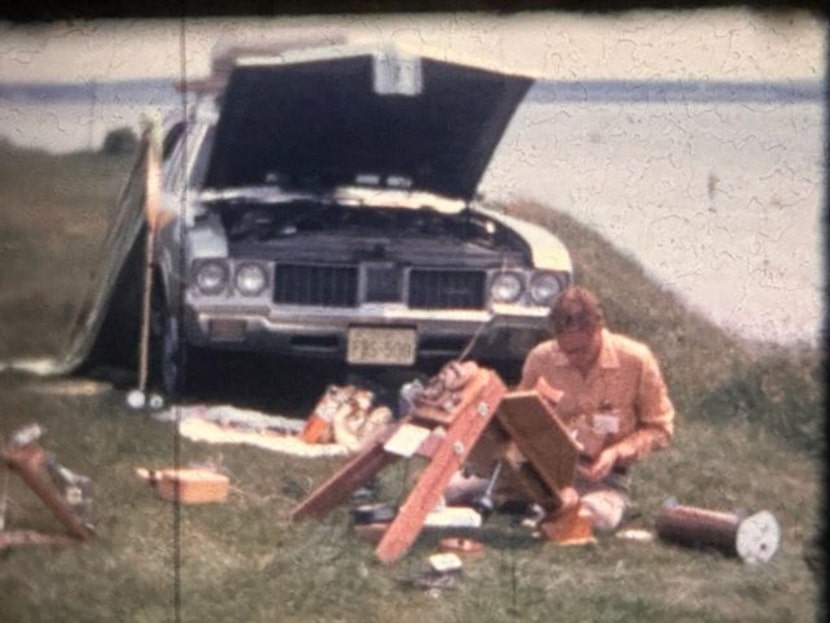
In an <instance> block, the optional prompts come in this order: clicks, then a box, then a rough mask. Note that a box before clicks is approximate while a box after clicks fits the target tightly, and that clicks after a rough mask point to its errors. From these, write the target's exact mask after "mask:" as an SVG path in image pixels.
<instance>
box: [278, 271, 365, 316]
mask: <svg viewBox="0 0 830 623" xmlns="http://www.w3.org/2000/svg"><path fill="white" fill-rule="evenodd" d="M274 302H275V303H289V304H292V305H319V306H321V307H356V306H357V268H356V267H354V266H315V265H308V264H278V265H277V267H276V272H275V274H274Z"/></svg>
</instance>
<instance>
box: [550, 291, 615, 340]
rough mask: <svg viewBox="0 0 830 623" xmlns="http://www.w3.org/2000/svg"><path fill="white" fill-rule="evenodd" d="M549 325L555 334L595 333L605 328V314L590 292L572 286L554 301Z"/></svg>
mask: <svg viewBox="0 0 830 623" xmlns="http://www.w3.org/2000/svg"><path fill="white" fill-rule="evenodd" d="M548 324H549V326H550V329H551V332H552V333H554V334H557V333H562V332H566V331H573V330H580V331H588V332H591V333H593V332H594V331H596V330H598V329H600V328H602V327H604V326H605V314H604V313H603V311H602V306H601V305H600V304H599V301H598V300H597V297H596V296H594V294H593V293H592V292H591V291H590V290H588V289H586V288H583V287H581V286H572V287H570V288H568V289H567V290H564V291H563V292H562V293H561V294H559V296H557V297H556V298H555V299H554V301H553V303H552V304H551V306H550V312H549V313H548Z"/></svg>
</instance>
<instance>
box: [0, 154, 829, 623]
mask: <svg viewBox="0 0 830 623" xmlns="http://www.w3.org/2000/svg"><path fill="white" fill-rule="evenodd" d="M130 164H131V163H130V159H129V158H128V157H106V156H103V155H101V154H74V155H69V156H64V157H54V156H48V155H46V154H42V153H37V152H30V151H24V150H19V149H15V148H12V147H10V146H9V145H0V223H2V228H0V262H2V264H1V265H2V266H3V269H2V270H1V271H0V360H2V359H8V358H11V357H18V356H34V355H43V354H54V353H56V352H58V351H59V350H60V348H61V347H62V345H63V340H64V339H65V334H64V331H65V328H66V325H67V323H68V322H69V321H70V320H71V318H72V314H73V312H74V309H75V305H77V303H78V301H79V299H80V295H81V292H82V291H83V288H84V286H85V285H86V284H87V283H88V282H89V276H90V274H91V271H92V269H93V267H94V265H95V262H96V258H97V251H98V244H99V242H100V240H101V238H102V237H103V235H104V233H105V229H106V224H107V219H108V216H109V211H110V210H111V208H112V202H113V199H114V197H115V195H116V194H117V192H118V189H119V187H120V186H121V184H122V182H123V181H124V174H125V172H126V171H127V170H128V169H129V167H130ZM504 209H505V210H508V211H509V212H511V213H514V214H518V215H521V216H524V217H526V218H529V219H532V220H534V221H536V222H538V223H541V224H543V225H545V226H547V227H549V228H551V229H552V230H554V231H555V232H557V233H558V234H559V235H560V236H561V237H562V239H563V240H564V241H565V243H566V244H567V245H568V246H569V248H570V249H571V250H572V252H573V255H574V261H575V265H576V267H577V271H578V278H579V280H580V282H582V283H583V284H585V285H587V286H588V287H590V288H592V289H594V290H595V291H596V292H597V293H598V295H599V296H600V298H601V299H602V300H603V301H604V302H605V304H606V312H607V315H608V318H609V323H610V324H611V326H612V327H614V328H616V329H619V330H621V331H624V332H628V333H630V334H632V335H635V336H637V337H640V338H641V339H644V340H646V341H647V342H648V343H649V344H651V345H652V346H653V348H654V350H655V351H656V352H657V354H658V356H659V357H660V359H661V362H662V365H663V368H664V372H665V374H666V377H667V381H668V383H669V386H670V390H671V393H672V396H673V398H674V400H675V403H676V406H677V408H678V414H679V415H678V423H677V438H676V443H675V444H674V445H673V446H672V447H671V448H670V449H668V450H666V451H664V452H662V453H659V454H656V455H654V456H653V457H652V458H651V459H650V460H649V461H647V462H646V463H645V464H644V465H643V466H642V467H641V468H639V469H638V471H637V475H636V480H635V483H634V489H633V491H632V496H633V498H634V503H635V508H634V511H635V513H634V515H633V517H632V519H631V522H630V524H629V527H638V528H646V529H653V526H654V520H655V518H656V516H657V515H658V513H659V511H660V508H661V506H662V504H663V503H664V501H665V500H666V499H667V498H669V497H674V498H676V499H677V500H678V501H680V502H681V503H684V504H690V505H694V506H700V507H704V508H709V509H713V510H724V511H735V510H738V509H746V510H750V511H755V510H769V511H770V512H772V513H773V514H774V515H775V517H776V518H777V519H778V521H779V523H780V525H781V529H782V543H781V546H780V549H779V551H778V552H777V553H776V555H775V556H774V557H773V558H772V560H771V561H770V562H768V563H766V564H760V565H755V566H752V565H745V564H743V563H741V562H740V561H739V560H738V559H735V558H730V557H727V556H724V555H722V554H720V553H717V552H714V551H707V550H699V549H691V548H682V547H677V546H673V545H669V544H667V543H663V542H661V541H659V540H658V541H655V542H651V543H636V542H630V541H623V540H621V539H617V538H615V537H613V536H611V537H603V538H600V539H599V541H598V542H597V543H596V544H594V545H590V546H584V547H573V548H562V547H557V546H555V545H553V544H550V543H545V542H543V541H539V540H536V539H534V538H532V536H531V535H530V534H529V533H528V532H527V531H525V530H524V529H522V528H520V527H517V526H514V525H513V524H512V522H511V520H510V518H509V517H506V516H498V515H497V516H495V517H494V518H493V519H491V521H489V522H488V523H487V524H485V527H484V528H483V529H482V530H481V531H479V532H477V533H476V535H475V536H476V537H477V538H479V539H480V540H482V541H483V542H484V543H485V545H486V551H485V552H484V554H483V555H481V556H479V557H477V558H473V559H469V560H467V561H466V562H465V567H464V574H463V577H462V578H461V580H460V582H459V583H458V584H457V585H456V586H455V587H453V588H452V589H450V590H446V591H444V592H442V593H441V594H440V595H438V596H435V595H431V594H429V593H425V592H422V591H419V590H412V589H410V588H408V587H407V586H406V580H408V579H411V578H412V577H413V576H414V575H416V574H418V573H420V572H421V571H423V570H424V569H425V568H426V560H427V557H428V556H429V555H430V554H431V553H433V552H434V551H435V548H436V542H437V538H438V536H439V535H436V534H423V535H422V536H421V538H420V539H419V540H418V542H417V543H416V545H415V546H414V547H413V549H412V550H411V551H410V552H409V554H408V555H407V556H406V557H405V558H404V559H403V560H401V561H399V562H398V563H396V564H393V565H383V564H380V563H379V562H377V561H376V560H375V558H374V555H373V551H372V547H371V546H370V545H367V544H366V543H364V542H362V541H360V540H359V539H358V538H357V537H356V535H355V533H354V531H353V530H352V528H351V525H350V520H349V516H348V512H347V509H345V508H343V509H338V510H337V511H335V512H334V513H332V514H331V515H330V516H328V517H327V518H326V519H325V520H323V521H307V522H302V523H291V522H290V521H289V519H288V516H289V513H290V511H291V509H292V508H293V507H294V506H295V505H296V504H297V503H298V502H299V501H300V500H302V499H303V498H304V497H305V495H306V494H307V493H308V492H309V491H311V489H312V488H313V487H314V486H315V485H316V484H317V483H319V482H320V481H321V480H322V479H323V478H325V477H326V476H328V475H329V474H330V473H332V472H333V471H334V470H335V469H336V468H337V467H338V465H340V463H341V461H342V459H339V460H338V459H299V458H295V457H289V456H285V455H280V454H275V453H270V452H267V451H265V450H258V449H252V448H246V447H239V446H210V445H206V444H197V443H192V442H190V441H188V440H181V441H180V443H177V439H176V438H175V437H174V434H173V429H172V428H171V427H170V425H169V424H163V423H159V422H156V421H154V420H152V419H151V418H149V417H147V416H146V415H143V414H138V413H136V412H133V411H130V410H128V409H127V408H126V407H125V406H124V394H123V392H122V391H119V390H115V389H112V388H111V387H108V386H106V385H103V386H101V385H96V386H93V387H92V388H91V389H92V390H95V391H89V392H87V393H82V392H81V393H78V392H70V391H66V390H67V389H68V388H69V389H71V388H75V389H83V388H84V387H86V386H85V385H83V383H82V382H80V381H79V382H77V383H75V384H74V385H69V386H67V385H66V384H65V382H64V381H57V380H54V379H35V378H29V377H25V376H19V375H12V374H9V373H6V374H0V438H2V439H5V438H6V437H7V436H8V434H9V433H10V432H11V431H13V430H15V429H16V428H18V427H19V426H20V425H23V424H26V423H29V422H32V421H37V422H39V423H40V424H41V425H42V426H43V427H44V428H45V429H46V434H45V436H44V437H43V438H42V439H41V445H43V446H44V447H45V448H46V449H47V450H49V451H51V452H54V453H55V454H56V455H57V456H58V458H59V459H60V460H61V462H62V463H64V464H65V465H66V466H67V467H69V468H71V469H74V470H75V471H78V472H80V473H82V474H85V475H88V476H90V477H91V478H92V479H93V482H94V486H95V524H96V528H97V537H96V538H95V539H94V540H92V541H91V542H90V543H88V544H85V545H82V546H77V547H54V546H49V547H28V548H17V549H7V550H4V551H2V552H0V620H2V621H4V622H5V621H10V622H37V621H66V622H73V623H74V622H77V621H96V622H97V621H119V622H120V621H130V622H144V621H147V622H155V621H171V620H181V621H200V622H206V621H222V622H225V621H245V622H254V621H304V622H305V621H350V622H351V621H355V622H357V621H360V622H364V621H379V622H380V621H384V622H385V621H390V620H394V621H397V622H399V623H405V622H407V621H413V622H414V621H419V622H420V621H424V620H427V621H433V622H435V623H438V622H443V621H465V622H466V621H475V622H486V621H507V620H519V621H603V622H607V621H615V622H628V621H630V622H640V621H665V622H672V623H675V622H679V621H688V622H699V621H710V622H727V621H729V622H739V621H753V622H755V621H770V622H773V621H775V622H779V621H780V622H790V621H813V620H820V614H821V611H822V609H821V608H820V604H821V603H822V600H821V596H822V582H823V580H822V579H821V577H819V576H818V575H816V574H814V573H813V572H812V571H811V570H810V569H809V567H808V565H807V564H806V562H805V559H804V556H803V554H804V551H805V547H808V546H809V544H810V543H811V541H812V539H813V538H814V536H815V535H816V533H817V530H818V529H819V526H820V525H822V519H823V512H824V511H823V506H822V497H823V481H822V473H821V472H822V465H823V457H824V447H825V446H824V440H823V432H824V425H823V413H824V400H825V397H824V388H823V380H824V374H823V366H824V358H823V353H820V352H816V351H815V350H812V349H809V348H807V347H792V348H786V349H783V348H770V347H765V346H763V345H757V344H748V343H744V342H742V341H740V340H738V339H736V338H735V337H734V336H729V335H726V334H724V333H723V332H721V331H720V330H719V329H718V328H717V327H715V326H713V325H712V324H711V323H709V322H707V321H706V320H705V319H704V318H702V317H700V316H698V315H696V314H694V313H691V312H690V311H688V310H687V309H685V308H684V307H683V305H681V304H680V302H679V301H678V300H677V299H676V297H674V296H673V295H672V294H670V293H668V292H666V291H665V290H663V289H662V288H661V287H660V286H659V285H657V284H655V283H654V282H652V281H651V280H649V279H648V277H647V275H646V274H645V272H644V271H643V269H642V267H640V266H638V265H637V264H636V263H634V262H632V261H631V260H630V259H629V258H627V257H625V256H624V255H621V254H620V253H619V252H618V251H616V250H615V249H614V248H613V247H612V246H611V245H610V244H609V243H608V242H607V241H605V240H603V239H602V238H600V237H599V236H597V235H596V234H595V233H594V232H592V231H590V230H588V229H586V228H584V227H582V226H581V225H579V224H578V223H577V222H574V221H573V220H572V219H570V218H568V217H566V216H565V215H563V214H561V213H559V212H557V211H556V210H554V209H552V208H550V207H548V206H540V205H535V204H522V205H512V206H506V207H504ZM623 288H624V289H623ZM292 378H293V377H292ZM283 391H284V392H285V393H286V394H288V395H289V396H293V397H295V398H297V399H298V400H299V401H300V402H302V400H303V399H304V398H305V399H307V398H308V396H307V395H305V394H306V393H307V391H306V388H304V387H303V384H302V382H301V381H300V380H295V381H294V383H293V384H290V385H288V386H286V387H285V388H284V389H283ZM315 397H316V396H312V397H311V398H315ZM295 415H296V414H295ZM174 456H178V457H179V460H180V461H181V463H182V464H187V463H189V462H206V461H212V462H214V463H218V464H220V465H221V466H222V467H223V469H224V470H225V471H226V472H227V473H228V474H229V476H230V477H231V483H232V489H231V494H230V497H229V499H228V501H227V503H225V504H219V505H206V506H196V507H181V508H179V509H176V508H175V507H174V506H173V505H171V504H169V503H167V502H164V501H162V500H160V499H158V498H156V497H155V496H154V495H153V494H152V492H151V490H150V489H149V488H148V487H147V486H146V485H145V484H144V483H142V482H140V481H139V480H138V479H137V478H136V476H135V474H134V470H135V468H136V467H139V466H147V467H156V468H157V467H164V466H167V465H170V464H171V463H172V461H173V459H174ZM408 467H411V466H407V465H406V464H405V463H404V462H401V463H398V464H396V465H395V466H393V467H392V468H389V469H387V470H385V471H384V472H383V477H382V479H381V483H380V489H381V493H382V494H383V496H384V498H386V499H391V500H395V499H397V498H399V497H400V496H401V495H402V494H403V492H404V491H405V485H404V483H405V482H406V479H407V468H408ZM6 473H7V472H5V473H4V472H0V486H2V485H3V482H4V481H6V484H7V500H8V504H7V512H6V528H7V529H8V530H14V529H32V530H42V531H44V532H59V531H61V526H60V525H59V524H58V523H57V521H56V520H55V519H53V518H52V516H51V514H50V513H49V511H48V510H46V509H45V507H43V506H42V505H41V504H40V502H39V501H38V500H37V499H36V498H35V497H34V496H33V494H32V493H31V492H29V491H28V489H26V488H25V486H24V485H23V484H22V482H21V481H20V480H19V479H18V478H17V476H15V475H13V474H12V475H9V476H6ZM0 495H2V490H1V489H0ZM441 536H444V535H441ZM177 563H178V564H177ZM822 620H823V619H822Z"/></svg>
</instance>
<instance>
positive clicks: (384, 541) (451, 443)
mask: <svg viewBox="0 0 830 623" xmlns="http://www.w3.org/2000/svg"><path fill="white" fill-rule="evenodd" d="M477 377H478V378H477V380H476V382H475V383H473V382H470V383H469V384H468V388H465V391H464V392H463V396H462V400H461V401H460V403H459V407H458V409H457V410H456V412H455V414H454V417H453V418H452V424H451V425H450V426H449V428H448V429H447V434H446V436H445V437H444V439H443V440H442V443H441V444H440V445H439V446H438V448H437V449H436V450H435V451H434V453H433V456H432V460H431V461H430V463H429V465H427V467H426V468H425V469H424V471H423V472H422V474H421V476H420V477H419V478H418V482H417V483H416V484H415V486H414V487H413V489H412V491H411V492H410V494H409V496H408V497H407V499H406V501H405V502H404V504H403V506H402V507H401V508H400V510H399V511H398V514H397V516H396V517H395V519H394V520H393V521H392V523H391V524H390V525H389V528H388V529H387V530H386V532H385V533H384V535H383V537H382V538H381V540H380V543H378V546H377V548H376V549H375V553H376V554H377V556H378V558H379V559H380V560H381V561H383V562H385V563H390V562H394V561H395V560H397V559H399V558H400V557H401V556H403V555H404V554H405V553H406V552H407V551H408V550H409V548H410V547H411V546H412V544H413V543H414V542H415V540H416V539H417V538H418V535H419V534H420V532H421V529H422V528H423V526H424V521H425V519H426V517H427V515H428V514H429V513H430V511H432V510H433V509H434V508H435V506H436V504H437V503H438V500H439V499H440V498H441V496H442V495H443V494H444V491H445V490H446V488H447V485H448V484H449V482H450V478H452V475H453V474H454V473H455V472H456V471H457V470H458V469H459V468H460V467H461V466H462V465H463V464H464V462H465V460H466V459H467V456H468V455H469V454H470V450H471V449H472V448H473V446H474V445H475V442H476V440H477V439H478V437H479V435H481V433H482V432H483V431H484V429H485V428H486V427H487V425H488V424H489V423H490V421H491V419H492V418H493V415H494V414H495V412H496V410H497V409H498V406H499V403H500V402H501V399H502V397H503V396H504V394H505V392H506V388H505V386H504V383H503V382H502V380H501V379H500V378H499V377H498V375H496V374H495V373H494V372H491V371H489V370H484V369H481V370H479V371H478V374H477Z"/></svg>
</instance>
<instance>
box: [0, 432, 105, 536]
mask: <svg viewBox="0 0 830 623" xmlns="http://www.w3.org/2000/svg"><path fill="white" fill-rule="evenodd" d="M42 434H43V429H42V428H41V427H40V425H38V424H30V425H28V426H25V427H23V428H21V429H18V430H17V431H15V432H14V433H12V435H11V436H10V438H9V441H8V442H7V443H6V445H5V447H4V448H3V449H2V452H0V457H2V459H3V460H4V462H5V463H6V466H7V467H8V468H9V469H10V470H11V471H14V472H16V473H17V474H18V475H19V476H20V477H21V479H22V480H23V482H24V483H25V484H26V485H27V486H28V487H29V488H30V489H31V490H32V491H33V492H34V493H35V495H37V496H38V497H39V498H40V500H41V501H42V502H43V503H44V504H45V505H46V506H47V507H49V510H51V511H52V513H54V515H55V517H57V519H58V520H59V521H60V522H61V523H62V524H63V525H64V526H65V527H66V529H67V531H68V532H69V535H68V536H67V535H48V534H40V533H37V532H33V531H30V530H16V531H10V532H5V531H0V549H2V548H3V547H10V546H13V545H29V544H55V543H58V544H68V543H77V542H79V541H85V540H87V539H89V538H91V537H92V536H93V534H94V531H93V528H92V524H91V523H90V522H89V519H90V513H91V507H92V483H91V481H90V479H89V478H87V477H86V476H81V475H80V474H76V473H74V472H73V471H71V470H69V469H67V468H66V467H64V466H63V465H61V464H60V463H59V462H58V461H57V460H56V459H55V457H54V456H52V455H51V454H49V453H47V452H46V451H45V450H44V449H43V448H42V447H40V445H38V443H37V442H38V440H39V439H40V437H41V435H42ZM3 495H4V499H3V504H2V507H3V510H4V511H5V495H6V493H5V491H4V493H3ZM0 519H2V521H0V524H2V525H3V527H5V517H2V518H0Z"/></svg>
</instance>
